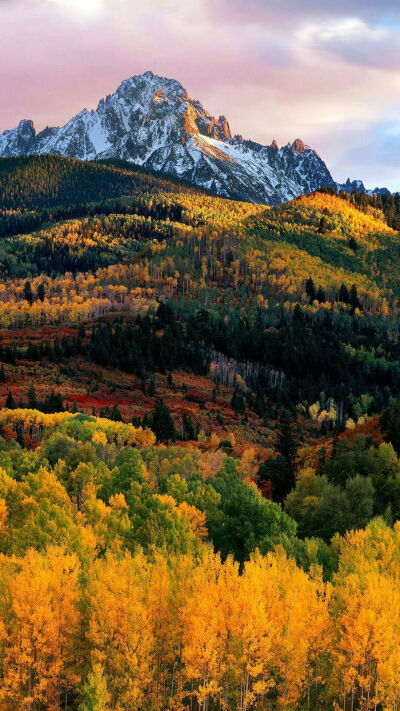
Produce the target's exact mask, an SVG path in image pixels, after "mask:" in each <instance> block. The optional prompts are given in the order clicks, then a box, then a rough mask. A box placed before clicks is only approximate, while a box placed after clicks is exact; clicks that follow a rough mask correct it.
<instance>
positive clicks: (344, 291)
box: [339, 284, 350, 304]
mask: <svg viewBox="0 0 400 711" xmlns="http://www.w3.org/2000/svg"><path fill="white" fill-rule="evenodd" d="M339 301H341V302H342V303H343V304H348V303H349V301H350V296H349V290H348V288H347V286H346V284H342V285H341V287H340V289H339Z"/></svg>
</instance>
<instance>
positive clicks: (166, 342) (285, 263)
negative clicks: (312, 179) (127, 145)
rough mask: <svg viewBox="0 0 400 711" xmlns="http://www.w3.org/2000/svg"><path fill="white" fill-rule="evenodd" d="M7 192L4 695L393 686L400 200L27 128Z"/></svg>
mask: <svg viewBox="0 0 400 711" xmlns="http://www.w3.org/2000/svg"><path fill="white" fill-rule="evenodd" d="M378 200H379V201H381V205H380V206H381V207H382V208H384V210H385V211H384V210H382V209H380V207H379V203H378ZM393 200H394V199H393ZM385 201H386V202H385ZM0 204H1V206H2V213H1V216H0V234H1V235H2V238H1V240H0V591H1V594H0V707H1V708H2V707H3V706H2V704H3V701H4V704H3V705H4V708H5V709H6V710H7V711H9V710H10V711H17V709H18V711H19V709H22V708H24V709H26V710H27V711H28V709H29V708H31V709H34V708H35V709H43V711H59V709H60V708H63V709H66V711H90V709H96V708H97V709H101V710H102V711H109V709H111V708H114V707H115V708H120V709H124V710H125V709H126V710H127V709H130V708H139V709H143V710H144V711H146V709H152V710H154V711H165V709H174V708H179V709H183V710H185V709H186V711H189V709H191V708H192V707H193V708H195V707H196V705H200V707H201V708H203V711H207V709H209V711H215V710H216V709H219V708H226V709H227V711H236V710H237V709H240V711H250V709H256V708H259V709H262V710H266V709H268V710H270V711H279V710H282V709H283V708H289V705H290V708H292V709H295V710H296V711H302V710H304V709H305V708H315V709H332V710H333V709H337V708H338V707H339V705H340V706H344V707H345V708H347V709H348V708H350V704H351V701H352V700H353V701H354V700H356V702H357V708H358V707H360V708H362V709H365V711H367V706H368V704H367V705H366V704H365V703H364V700H365V693H364V687H365V685H366V684H369V688H370V690H371V698H373V699H375V698H376V699H379V704H382V708H386V707H387V708H389V707H390V706H389V704H390V703H391V700H392V699H393V698H398V697H399V695H400V693H399V689H398V682H397V673H396V670H397V661H398V654H397V646H396V644H397V642H396V640H397V639H398V637H395V638H394V639H395V642H393V634H392V632H393V626H394V625H395V626H396V629H399V630H400V617H399V610H400V604H399V603H400V600H399V593H398V557H399V523H398V520H399V518H400V427H399V422H400V405H399V394H400V333H399V314H398V309H399V297H400V294H399V286H398V284H399V274H398V271H399V264H400V259H399V258H400V239H399V235H398V233H397V232H396V231H395V230H394V229H393V224H395V223H394V222H393V219H392V218H393V216H394V213H393V210H394V212H395V211H396V203H395V202H391V200H390V199H388V198H386V197H385V198H383V197H381V196H379V198H370V197H368V196H365V197H361V196H360V195H358V194H357V193H353V194H352V195H348V194H347V193H346V194H343V195H342V196H341V197H338V196H337V195H336V194H331V193H330V192H326V191H325V192H315V193H312V194H310V195H307V196H300V197H298V198H296V199H295V200H292V201H290V202H288V203H285V204H284V205H278V206H275V207H272V208H269V207H266V206H265V205H256V204H253V203H248V202H237V201H232V200H228V199H224V198H221V197H216V196H213V195H211V194H209V193H206V192H202V191H200V190H199V189H196V188H193V187H191V186H190V185H188V184H186V183H182V182H179V181H178V180H175V181H171V180H166V179H165V178H163V177H160V176H158V175H153V174H151V173H147V172H143V171H140V170H137V169H133V168H132V166H127V165H126V164H124V163H107V164H103V163H94V162H93V163H90V162H81V161H77V160H73V159H66V158H61V157H58V156H51V157H49V156H31V157H28V158H16V159H14V158H11V159H3V160H0ZM388 214H391V215H392V218H391V224H392V226H389V224H388V219H387V215H388ZM288 620H289V622H290V623H288ZM365 620H366V622H365ZM364 625H367V630H368V645H367V651H365V650H364V646H363V645H364V641H363V640H364V637H362V636H361V637H360V631H359V630H360V629H361V630H363V629H364ZM360 639H361V642H360ZM371 639H372V642H371V643H370V640H371ZM21 648H23V650H24V654H23V655H21ZM343 650H345V651H346V654H344V653H343ZM368 665H370V668H371V670H372V671H368V672H366V668H367V667H368ZM349 668H350V669H351V670H352V672H351V676H350V677H348V676H347V675H348V669H349ZM378 668H379V669H380V670H382V672H380V673H382V678H384V679H385V680H386V679H388V680H389V681H388V682H386V681H385V683H382V682H381V678H380V676H379V678H378V676H377V675H376V674H375V670H376V669H378ZM205 675H206V676H205ZM204 679H206V681H204ZM21 680H22V681H21ZM246 684H248V686H247V691H244V689H245V688H246ZM60 699H62V704H60ZM343 699H344V702H345V703H344V702H343ZM310 700H311V701H310ZM118 704H119V705H118ZM385 704H386V706H385ZM377 707H378V704H377ZM379 707H380V706H379ZM354 708H356V706H355V707H354ZM368 709H371V705H369V706H368Z"/></svg>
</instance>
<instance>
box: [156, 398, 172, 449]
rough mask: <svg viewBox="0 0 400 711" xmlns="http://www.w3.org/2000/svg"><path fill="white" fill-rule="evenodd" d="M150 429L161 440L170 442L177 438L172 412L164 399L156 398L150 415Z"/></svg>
mask: <svg viewBox="0 0 400 711" xmlns="http://www.w3.org/2000/svg"><path fill="white" fill-rule="evenodd" d="M149 424H150V429H152V430H153V432H154V434H155V436H156V437H157V439H158V440H159V441H160V442H169V441H174V440H175V439H176V430H175V425H174V421H173V419H172V417H171V413H170V411H169V409H168V407H167V406H166V404H165V403H164V401H163V400H160V399H159V400H156V403H155V406H154V410H153V412H152V414H151V416H150V421H149Z"/></svg>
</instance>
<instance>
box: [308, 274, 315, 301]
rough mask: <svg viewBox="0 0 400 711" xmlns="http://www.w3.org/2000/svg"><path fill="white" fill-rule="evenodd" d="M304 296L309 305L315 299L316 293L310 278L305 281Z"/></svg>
mask: <svg viewBox="0 0 400 711" xmlns="http://www.w3.org/2000/svg"><path fill="white" fill-rule="evenodd" d="M306 294H307V296H308V300H309V302H310V304H312V303H313V301H315V299H316V298H317V292H316V291H315V286H314V282H313V280H312V278H311V277H310V278H309V279H307V281H306Z"/></svg>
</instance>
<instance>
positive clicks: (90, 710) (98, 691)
mask: <svg viewBox="0 0 400 711" xmlns="http://www.w3.org/2000/svg"><path fill="white" fill-rule="evenodd" d="M110 708H111V707H110V694H109V693H108V691H107V683H106V679H105V677H104V673H103V668H102V666H101V664H98V663H95V664H93V668H92V670H91V671H90V672H89V674H88V678H87V681H86V684H85V686H84V689H83V701H82V703H81V705H80V706H79V711H108V710H109V709H110Z"/></svg>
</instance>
